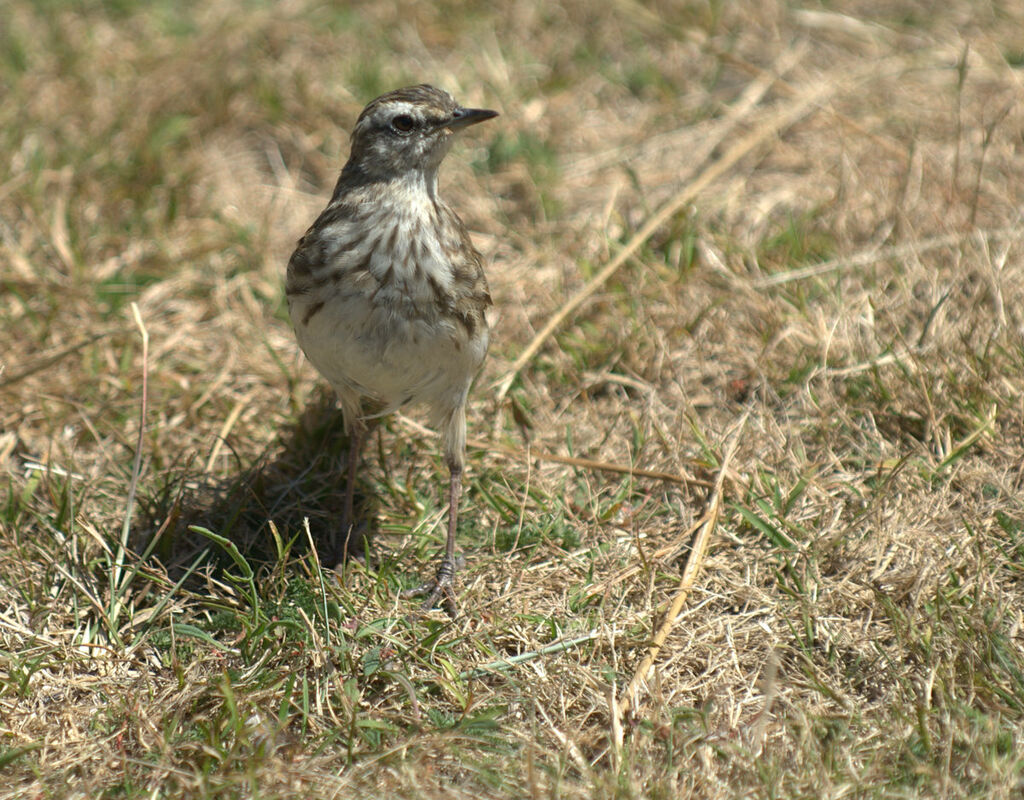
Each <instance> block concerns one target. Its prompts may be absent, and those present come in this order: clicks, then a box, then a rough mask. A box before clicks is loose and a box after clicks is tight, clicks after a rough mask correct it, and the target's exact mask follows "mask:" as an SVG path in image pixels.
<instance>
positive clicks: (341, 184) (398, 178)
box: [286, 85, 497, 614]
mask: <svg viewBox="0 0 1024 800" xmlns="http://www.w3.org/2000/svg"><path fill="white" fill-rule="evenodd" d="M495 116H497V112H496V111H487V110H484V109H475V108H462V107H461V106H459V105H458V104H457V103H456V102H455V101H454V100H453V99H452V97H451V96H450V95H449V94H448V93H447V92H443V91H441V90H440V89H435V88H434V87H432V86H427V85H420V86H411V87H408V88H405V89H398V90H396V91H394V92H389V93H388V94H385V95H383V96H381V97H378V98H377V99H376V100H374V101H373V102H371V103H370V104H369V105H368V106H366V108H364V109H363V113H362V114H360V115H359V119H358V121H357V122H356V126H355V129H354V130H353V132H352V150H351V154H350V155H349V159H348V162H347V163H346V164H345V167H344V168H343V169H342V171H341V177H340V178H338V183H337V185H336V186H335V187H334V194H333V195H332V196H331V201H330V202H329V203H328V204H327V208H325V209H324V211H323V212H322V213H321V214H320V216H319V217H318V218H317V220H316V222H314V223H313V226H312V227H311V228H310V229H309V230H308V231H306V235H305V236H303V237H302V239H300V240H299V244H298V247H297V248H296V250H295V252H294V253H293V254H292V257H291V260H290V261H289V262H288V281H287V286H286V289H287V294H288V310H289V313H290V314H291V319H292V324H293V325H294V326H295V335H296V337H297V338H298V340H299V345H300V347H302V350H303V352H304V353H305V354H306V357H307V358H308V359H309V360H310V361H311V362H313V366H315V367H316V368H317V369H318V370H319V371H320V374H321V375H323V376H324V378H326V379H327V380H328V382H330V384H331V386H332V387H334V390H335V391H336V392H337V393H338V398H339V400H340V402H341V408H342V413H343V414H344V418H345V429H346V431H347V432H348V434H349V436H350V447H349V455H348V483H347V485H346V492H345V509H344V517H343V519H342V527H343V534H344V535H346V536H347V535H348V533H349V526H350V525H351V524H352V502H353V492H354V487H355V471H356V464H357V462H358V459H359V451H360V445H361V444H362V440H363V439H364V438H365V434H366V430H367V421H368V420H370V419H373V418H376V417H380V416H383V415H385V414H388V413H390V412H392V411H394V410H396V409H397V408H399V407H400V406H403V405H406V404H409V403H414V404H421V405H424V406H426V407H427V408H428V409H429V412H430V418H431V423H432V424H433V425H434V426H436V427H438V428H439V430H440V432H441V437H442V440H443V445H444V455H445V461H446V462H447V464H448V469H449V471H450V474H451V481H450V485H449V494H448V540H447V546H446V548H445V554H444V558H443V559H442V561H441V565H440V568H439V569H438V571H437V575H436V577H435V578H434V580H433V581H431V582H430V583H428V584H425V585H424V586H423V587H420V589H419V590H418V591H419V592H422V593H425V594H428V597H427V601H426V602H425V603H424V607H427V608H431V607H433V605H434V603H435V602H436V601H437V600H438V598H440V597H441V596H442V595H443V596H444V599H445V606H446V608H447V609H448V611H449V613H453V614H454V609H455V600H454V597H455V595H454V591H453V589H452V579H453V578H454V575H455V571H456V564H455V528H456V522H457V520H458V510H459V495H460V494H461V490H462V469H463V463H464V460H465V459H464V454H465V447H466V397H467V395H468V393H469V386H470V383H471V382H472V381H473V377H474V376H475V375H476V373H477V370H479V369H480V365H481V364H482V363H483V360H484V355H485V354H486V352H487V338H488V330H487V321H486V320H485V318H484V309H486V307H487V306H488V305H490V303H491V297H490V295H489V294H488V292H487V279H486V278H485V277H484V272H483V264H482V259H481V257H480V253H478V252H477V250H476V248H474V247H473V244H472V242H471V241H470V239H469V234H468V233H467V232H466V228H465V226H464V225H463V224H462V220H460V219H459V218H458V217H457V216H456V214H455V212H454V211H452V210H451V208H449V207H448V206H447V205H446V204H445V203H444V201H443V200H441V198H440V197H439V196H438V193H437V170H438V167H439V166H440V164H441V161H442V159H444V156H445V154H446V153H447V152H448V148H449V147H450V146H451V143H452V138H453V136H454V134H455V133H456V132H457V131H459V130H461V129H462V128H465V127H467V126H469V125H474V124H476V123H477V122H483V121H484V120H487V119H491V118H492V117H495ZM364 400H366V401H369V403H371V404H372V405H373V413H368V408H364Z"/></svg>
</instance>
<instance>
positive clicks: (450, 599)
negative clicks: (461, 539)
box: [423, 464, 462, 617]
mask: <svg viewBox="0 0 1024 800" xmlns="http://www.w3.org/2000/svg"><path fill="white" fill-rule="evenodd" d="M450 470H451V481H450V483H449V485H448V541H447V543H446V544H445V548H444V558H442V559H441V564H440V566H439V567H438V568H437V575H436V576H435V578H434V584H433V589H432V590H431V592H430V594H429V595H427V599H426V600H425V601H424V603H423V609H424V610H425V611H429V610H430V609H431V608H433V607H434V603H436V602H437V600H438V598H439V597H440V596H441V595H442V594H443V595H444V608H445V611H447V612H448V616H450V617H454V616H455V615H456V614H457V613H458V611H457V606H456V605H455V588H454V586H453V584H454V580H455V571H456V569H457V566H456V564H455V529H456V528H457V527H458V523H459V497H460V496H461V495H462V464H456V465H450Z"/></svg>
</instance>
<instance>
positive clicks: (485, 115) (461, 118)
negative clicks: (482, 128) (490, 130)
mask: <svg viewBox="0 0 1024 800" xmlns="http://www.w3.org/2000/svg"><path fill="white" fill-rule="evenodd" d="M496 116H498V112H497V111H491V110H490V109H489V108H457V109H455V113H453V114H452V118H451V121H450V122H449V123H448V124H446V125H445V127H446V128H450V129H451V130H453V131H458V130H462V129H463V128H468V127H469V126H470V125H476V124H477V123H478V122H483V121H485V120H488V119H494V118H495V117H496Z"/></svg>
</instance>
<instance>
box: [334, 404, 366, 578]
mask: <svg viewBox="0 0 1024 800" xmlns="http://www.w3.org/2000/svg"><path fill="white" fill-rule="evenodd" d="M365 436H366V428H365V427H364V426H363V425H362V424H359V423H356V424H355V425H353V426H352V431H351V434H350V435H349V441H348V463H347V465H346V470H347V472H348V477H347V479H346V483H345V505H344V507H343V508H342V511H341V544H340V545H339V544H338V543H337V542H335V545H334V549H335V552H336V553H337V566H338V567H340V566H341V565H342V564H344V563H345V559H346V557H347V556H348V553H349V544H350V539H351V537H352V532H353V531H354V530H355V510H354V506H355V496H356V469H357V468H358V466H359V454H360V452H361V451H362V449H363V440H364V439H365Z"/></svg>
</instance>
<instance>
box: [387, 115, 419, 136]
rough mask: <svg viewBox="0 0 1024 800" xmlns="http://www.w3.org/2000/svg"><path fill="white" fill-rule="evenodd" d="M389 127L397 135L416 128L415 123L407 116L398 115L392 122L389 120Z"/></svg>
mask: <svg viewBox="0 0 1024 800" xmlns="http://www.w3.org/2000/svg"><path fill="white" fill-rule="evenodd" d="M391 127H392V128H394V129H395V130H396V131H398V132H399V133H408V132H409V131H411V130H412V129H413V128H414V127H416V123H415V121H413V118H412V117H410V116H409V115H408V114H399V115H398V116H397V117H395V118H394V119H393V120H391Z"/></svg>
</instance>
